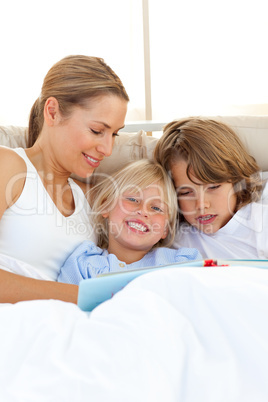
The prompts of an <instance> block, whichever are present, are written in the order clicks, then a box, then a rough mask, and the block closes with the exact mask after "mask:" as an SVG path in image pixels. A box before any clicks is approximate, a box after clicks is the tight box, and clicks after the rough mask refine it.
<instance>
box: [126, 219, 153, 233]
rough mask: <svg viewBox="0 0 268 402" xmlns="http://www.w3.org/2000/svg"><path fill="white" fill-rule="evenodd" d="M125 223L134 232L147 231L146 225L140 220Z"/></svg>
mask: <svg viewBox="0 0 268 402" xmlns="http://www.w3.org/2000/svg"><path fill="white" fill-rule="evenodd" d="M126 224H127V226H128V227H129V228H130V229H131V230H134V231H135V232H136V231H138V232H142V233H146V232H149V228H148V226H146V225H144V223H142V222H140V221H126Z"/></svg>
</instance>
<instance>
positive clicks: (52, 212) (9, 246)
mask: <svg viewBox="0 0 268 402" xmlns="http://www.w3.org/2000/svg"><path fill="white" fill-rule="evenodd" d="M14 151H15V152H16V153H17V154H18V155H19V156H21V157H22V159H23V160H24V161H25V163H26V165H27V177H26V181H25V185H24V188H23V191H22V193H21V195H20V197H19V199H18V200H17V201H16V203H15V204H13V205H12V206H11V207H10V208H8V209H7V210H6V211H5V213H4V215H3V216H2V218H1V220H0V253H1V254H3V255H7V256H9V257H11V258H14V259H16V260H19V261H22V262H24V263H27V264H30V267H31V268H32V270H33V272H32V276H33V277H39V278H43V279H50V280H56V279H57V277H58V274H59V271H60V268H61V266H62V265H63V263H64V261H65V260H66V258H67V257H68V256H69V254H71V253H72V251H73V250H74V249H75V248H76V247H77V246H78V245H79V244H80V243H81V242H82V241H83V240H92V241H96V236H95V233H94V231H93V228H92V225H91V223H90V212H91V209H90V206H89V204H88V202H87V200H86V198H85V195H84V193H83V191H82V189H81V188H80V187H79V186H78V185H77V184H76V183H75V182H74V181H73V180H72V179H71V178H70V179H69V180H68V181H69V185H70V187H71V189H72V193H73V197H74V201H75V211H74V213H73V214H72V215H71V216H68V217H65V216H64V215H62V214H61V213H60V211H59V210H58V209H57V207H56V205H55V204H54V202H53V201H52V199H51V197H50V196H49V194H48V192H47V191H46V189H45V187H44V185H43V183H42V180H41V178H40V177H39V175H38V173H37V171H36V169H35V167H34V165H33V164H32V163H31V161H30V160H29V159H28V157H27V155H26V153H25V151H24V149H23V148H16V149H14ZM31 268H30V269H31ZM29 276H31V273H30V274H29Z"/></svg>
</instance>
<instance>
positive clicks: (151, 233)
mask: <svg viewBox="0 0 268 402" xmlns="http://www.w3.org/2000/svg"><path fill="white" fill-rule="evenodd" d="M164 200H165V197H164V193H163V186H162V185H160V184H158V183H154V184H152V185H150V186H148V187H146V188H145V189H139V188H137V187H134V188H133V187H132V188H130V189H129V190H127V191H126V192H124V193H123V194H122V195H121V196H120V197H119V199H118V200H117V201H116V203H115V204H114V206H113V208H112V209H111V210H110V211H109V212H107V213H104V214H103V216H104V217H105V218H108V222H109V248H108V250H109V252H111V250H113V252H115V251H116V250H117V249H118V248H120V249H121V250H122V249H126V250H140V251H143V252H144V254H145V253H147V252H148V251H150V249H151V248H152V247H153V246H154V245H155V244H156V243H158V241H159V240H160V239H164V238H165V237H166V236H167V234H168V206H167V204H166V203H165V201H164Z"/></svg>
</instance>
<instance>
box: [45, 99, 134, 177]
mask: <svg viewBox="0 0 268 402" xmlns="http://www.w3.org/2000/svg"><path fill="white" fill-rule="evenodd" d="M126 112H127V102H126V101H125V100H123V99H121V98H119V97H118V96H115V95H103V96H101V97H98V98H95V99H93V100H91V101H89V102H88V107H83V108H82V107H74V109H73V111H72V112H71V115H70V116H69V117H68V118H67V119H61V120H60V121H59V123H58V124H57V125H56V126H55V130H54V133H53V137H51V141H52V142H51V144H52V147H51V148H52V150H53V152H54V151H55V154H56V160H57V164H58V165H59V166H57V168H58V169H59V170H60V171H65V172H70V173H75V174H77V175H78V176H80V177H83V178H85V177H88V176H90V175H91V174H92V173H93V171H94V169H96V168H97V167H98V166H99V164H100V163H101V161H102V159H103V158H104V157H105V156H109V155H111V153H112V148H113V144H114V140H115V136H116V135H117V133H118V131H119V130H120V129H121V128H123V127H124V121H125V116H126Z"/></svg>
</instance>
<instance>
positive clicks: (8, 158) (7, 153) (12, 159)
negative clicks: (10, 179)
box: [0, 146, 27, 175]
mask: <svg viewBox="0 0 268 402" xmlns="http://www.w3.org/2000/svg"><path fill="white" fill-rule="evenodd" d="M5 166H6V168H5ZM0 167H1V172H2V173H6V174H7V175H9V174H10V170H11V171H14V170H22V171H26V170H27V167H26V163H25V162H24V160H23V159H22V158H21V157H20V156H19V155H18V154H17V153H16V152H15V151H14V149H12V148H8V147H3V146H0ZM3 170H4V171H3Z"/></svg>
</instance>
